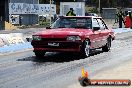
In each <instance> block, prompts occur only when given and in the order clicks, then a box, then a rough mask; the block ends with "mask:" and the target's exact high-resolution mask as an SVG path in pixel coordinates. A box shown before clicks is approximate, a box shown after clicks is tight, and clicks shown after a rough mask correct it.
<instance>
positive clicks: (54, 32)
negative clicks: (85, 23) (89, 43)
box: [34, 28, 91, 38]
mask: <svg viewBox="0 0 132 88" xmlns="http://www.w3.org/2000/svg"><path fill="white" fill-rule="evenodd" d="M90 32H91V30H90V29H79V28H78V29H77V28H58V29H46V30H44V31H41V32H37V33H35V34H34V35H40V36H42V37H45V38H46V37H48V38H49V37H51V36H52V37H53V36H54V37H55V38H59V37H66V36H69V35H79V36H83V35H85V34H86V33H90Z"/></svg>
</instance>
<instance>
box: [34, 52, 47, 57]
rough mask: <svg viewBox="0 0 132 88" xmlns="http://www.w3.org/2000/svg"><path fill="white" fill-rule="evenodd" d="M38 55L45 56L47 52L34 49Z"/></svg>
mask: <svg viewBox="0 0 132 88" xmlns="http://www.w3.org/2000/svg"><path fill="white" fill-rule="evenodd" d="M34 53H35V55H36V57H43V56H44V55H45V53H46V52H44V51H34Z"/></svg>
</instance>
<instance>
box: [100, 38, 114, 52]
mask: <svg viewBox="0 0 132 88" xmlns="http://www.w3.org/2000/svg"><path fill="white" fill-rule="evenodd" d="M111 41H112V38H111V37H109V38H108V39H107V43H106V45H105V46H103V47H102V50H103V51H104V52H108V51H109V50H110V48H111Z"/></svg>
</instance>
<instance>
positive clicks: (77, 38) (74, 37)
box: [67, 36, 81, 41]
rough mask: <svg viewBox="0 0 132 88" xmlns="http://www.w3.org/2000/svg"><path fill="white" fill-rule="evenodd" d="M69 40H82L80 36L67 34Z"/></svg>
mask: <svg viewBox="0 0 132 88" xmlns="http://www.w3.org/2000/svg"><path fill="white" fill-rule="evenodd" d="M67 40H68V41H78V40H81V38H80V37H79V36H67Z"/></svg>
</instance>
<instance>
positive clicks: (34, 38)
mask: <svg viewBox="0 0 132 88" xmlns="http://www.w3.org/2000/svg"><path fill="white" fill-rule="evenodd" d="M33 40H37V41H40V40H41V37H40V36H38V35H33Z"/></svg>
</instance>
